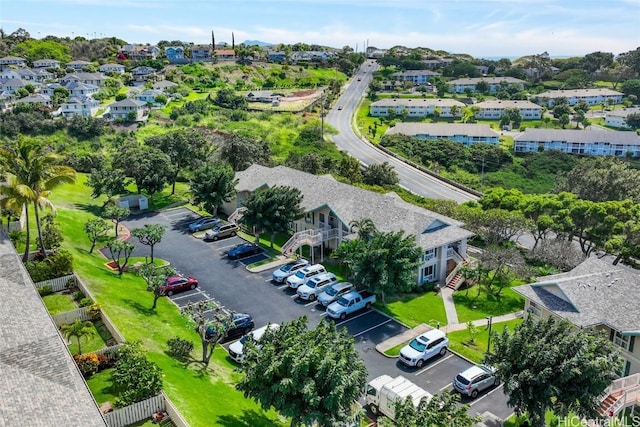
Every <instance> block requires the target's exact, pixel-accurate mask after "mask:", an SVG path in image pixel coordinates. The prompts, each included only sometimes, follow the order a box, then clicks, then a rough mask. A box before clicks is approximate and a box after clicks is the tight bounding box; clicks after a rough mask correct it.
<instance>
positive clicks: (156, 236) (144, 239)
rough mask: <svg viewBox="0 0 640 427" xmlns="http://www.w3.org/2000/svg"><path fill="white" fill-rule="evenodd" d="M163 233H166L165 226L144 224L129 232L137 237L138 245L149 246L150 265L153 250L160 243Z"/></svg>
mask: <svg viewBox="0 0 640 427" xmlns="http://www.w3.org/2000/svg"><path fill="white" fill-rule="evenodd" d="M165 231H167V226H166V225H161V224H145V225H143V226H142V227H139V228H134V229H133V230H131V234H132V235H133V236H135V237H137V238H138V240H139V241H140V243H142V244H143V245H145V246H149V249H150V250H151V261H150V263H151V264H153V249H154V248H155V246H156V245H157V244H158V243H160V242H161V241H162V237H163V236H164V233H165Z"/></svg>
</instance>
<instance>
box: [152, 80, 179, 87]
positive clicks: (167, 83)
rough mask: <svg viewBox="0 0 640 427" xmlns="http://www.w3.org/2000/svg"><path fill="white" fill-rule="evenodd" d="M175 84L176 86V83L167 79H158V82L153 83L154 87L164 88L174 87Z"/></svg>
mask: <svg viewBox="0 0 640 427" xmlns="http://www.w3.org/2000/svg"><path fill="white" fill-rule="evenodd" d="M175 86H178V84H177V83H174V82H172V81H169V80H160V81H159V82H155V83H154V84H153V88H154V89H166V88H168V87H175Z"/></svg>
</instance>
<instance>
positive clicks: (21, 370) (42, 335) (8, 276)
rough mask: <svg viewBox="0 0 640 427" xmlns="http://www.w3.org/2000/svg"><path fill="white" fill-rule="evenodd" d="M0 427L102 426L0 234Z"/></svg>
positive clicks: (25, 275)
mask: <svg viewBox="0 0 640 427" xmlns="http://www.w3.org/2000/svg"><path fill="white" fill-rule="evenodd" d="M0 293H2V298H0V322H1V324H2V328H0V372H2V375H0V390H2V396H3V398H2V410H0V425H6V426H18V425H20V426H43V427H45V426H47V427H48V426H52V425H57V426H78V427H81V426H82V427H85V426H102V427H104V426H106V424H105V421H104V419H103V418H102V416H101V415H100V411H99V410H98V407H97V406H96V403H95V401H94V400H93V397H92V396H91V393H90V392H89V389H88V388H87V385H86V383H85V382H84V380H83V378H82V375H81V374H80V371H78V368H77V367H76V365H75V362H74V361H73V359H72V358H71V355H70V354H69V351H68V350H67V346H66V344H65V342H64V340H63V339H62V337H61V336H60V333H59V332H58V329H57V327H56V325H55V324H54V323H53V320H52V319H51V316H49V313H48V312H47V310H46V308H45V307H44V304H43V303H42V299H41V298H40V296H39V295H38V292H37V291H36V288H35V286H34V285H33V282H32V281H31V278H30V277H29V274H28V273H27V271H26V270H25V268H24V266H23V265H22V262H21V261H20V259H19V258H18V255H17V254H16V252H15V250H14V249H13V246H12V244H11V242H10V241H9V239H8V238H7V237H5V236H4V235H1V234H0Z"/></svg>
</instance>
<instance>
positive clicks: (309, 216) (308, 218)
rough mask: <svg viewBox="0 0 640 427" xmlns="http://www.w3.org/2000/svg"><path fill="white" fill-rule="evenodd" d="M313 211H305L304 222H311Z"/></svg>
mask: <svg viewBox="0 0 640 427" xmlns="http://www.w3.org/2000/svg"><path fill="white" fill-rule="evenodd" d="M313 219H314V218H313V212H307V215H306V216H305V218H304V222H306V223H307V224H313V223H314V222H313Z"/></svg>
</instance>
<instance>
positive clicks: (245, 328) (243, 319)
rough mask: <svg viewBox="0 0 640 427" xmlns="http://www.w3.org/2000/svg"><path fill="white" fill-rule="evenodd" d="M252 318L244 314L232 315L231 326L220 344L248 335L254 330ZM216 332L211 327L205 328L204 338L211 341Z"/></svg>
mask: <svg viewBox="0 0 640 427" xmlns="http://www.w3.org/2000/svg"><path fill="white" fill-rule="evenodd" d="M254 326H255V325H254V323H253V317H251V316H250V315H249V314H246V313H236V314H234V315H233V324H232V325H231V327H230V328H229V329H228V330H227V332H226V333H225V334H224V338H222V342H225V341H229V340H232V339H235V338H239V337H241V336H243V335H246V334H248V333H249V332H251V330H252V329H253V328H254ZM216 335H217V334H216V331H214V330H213V328H212V327H208V328H207V332H206V335H205V338H206V339H208V340H213V339H215V337H216Z"/></svg>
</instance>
